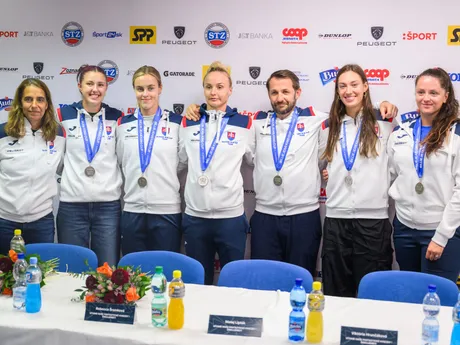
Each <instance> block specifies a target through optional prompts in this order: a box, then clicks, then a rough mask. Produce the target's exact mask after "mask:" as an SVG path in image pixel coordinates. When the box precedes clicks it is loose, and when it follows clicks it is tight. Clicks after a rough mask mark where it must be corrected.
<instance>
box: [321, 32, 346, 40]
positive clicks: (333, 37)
mask: <svg viewBox="0 0 460 345" xmlns="http://www.w3.org/2000/svg"><path fill="white" fill-rule="evenodd" d="M351 36H352V34H330V33H322V34H318V38H319V39H320V40H349V39H351Z"/></svg>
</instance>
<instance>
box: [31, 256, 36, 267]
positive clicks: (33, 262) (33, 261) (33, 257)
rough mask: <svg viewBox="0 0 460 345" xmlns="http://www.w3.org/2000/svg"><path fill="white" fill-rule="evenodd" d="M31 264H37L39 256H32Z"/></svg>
mask: <svg viewBox="0 0 460 345" xmlns="http://www.w3.org/2000/svg"><path fill="white" fill-rule="evenodd" d="M30 264H31V265H36V264H37V258H36V257H35V256H32V257H31V258H30Z"/></svg>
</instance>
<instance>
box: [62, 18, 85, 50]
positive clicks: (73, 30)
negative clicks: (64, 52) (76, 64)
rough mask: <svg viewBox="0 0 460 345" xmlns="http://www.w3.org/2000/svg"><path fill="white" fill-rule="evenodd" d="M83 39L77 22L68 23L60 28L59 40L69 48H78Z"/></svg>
mask: <svg viewBox="0 0 460 345" xmlns="http://www.w3.org/2000/svg"><path fill="white" fill-rule="evenodd" d="M84 37H85V32H84V31H83V27H82V26H81V25H80V24H78V23H77V22H68V23H67V24H66V25H64V26H63V27H62V30H61V38H62V41H63V42H64V43H65V45H67V46H69V47H76V46H78V45H79V44H80V43H81V42H82V41H83V38H84Z"/></svg>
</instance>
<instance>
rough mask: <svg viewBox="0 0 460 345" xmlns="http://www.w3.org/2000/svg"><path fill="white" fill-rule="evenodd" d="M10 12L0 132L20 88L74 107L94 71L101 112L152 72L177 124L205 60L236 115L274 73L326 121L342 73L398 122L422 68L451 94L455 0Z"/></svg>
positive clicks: (11, 8) (458, 47)
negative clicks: (227, 79) (145, 68)
mask: <svg viewBox="0 0 460 345" xmlns="http://www.w3.org/2000/svg"><path fill="white" fill-rule="evenodd" d="M22 2H23V1H17V0H3V2H2V5H3V8H4V9H8V11H6V12H5V13H8V16H4V18H2V22H1V24H0V48H1V51H2V52H3V54H2V55H1V58H0V80H1V83H0V122H4V121H5V120H6V118H7V111H8V109H9V106H10V105H11V101H12V97H13V96H14V91H15V89H16V87H17V85H18V84H19V83H20V82H21V80H22V79H24V78H28V77H33V78H39V79H41V80H43V81H45V82H46V83H47V84H48V86H49V87H50V89H51V91H52V94H53V99H54V102H55V106H58V105H59V104H67V103H70V102H73V101H75V100H78V99H79V93H78V90H77V86H76V72H77V70H78V68H79V66H80V65H82V64H97V65H99V66H101V67H102V68H104V69H105V71H106V74H107V76H108V79H109V83H110V86H109V89H108V93H107V96H106V99H105V102H106V103H108V104H110V105H111V106H113V107H116V108H119V109H121V110H123V111H124V112H125V113H126V112H131V111H132V110H133V109H134V107H135V105H136V103H135V97H134V92H133V90H132V86H131V78H132V74H133V73H134V71H135V70H136V69H137V68H138V67H140V66H142V65H153V66H155V67H156V68H157V69H158V70H159V71H160V73H161V75H162V79H163V85H164V88H163V93H162V96H161V106H162V107H163V108H166V109H169V110H173V111H175V112H178V113H181V112H182V111H183V110H184V108H186V107H187V105H188V104H190V103H201V102H202V101H203V92H202V85H201V83H202V76H203V74H204V73H205V72H206V69H207V66H208V65H209V64H210V63H211V62H212V61H214V60H220V61H222V62H223V63H224V64H227V65H229V66H230V68H231V75H232V78H233V85H234V87H233V95H232V97H231V99H230V105H231V106H232V107H237V108H238V109H239V111H240V112H242V113H243V114H247V115H252V114H254V113H255V112H256V111H257V110H261V109H262V110H267V109H269V108H270V103H269V101H268V97H267V92H266V86H265V84H266V80H267V78H268V77H269V75H270V74H271V73H272V72H273V71H275V70H278V69H285V68H286V69H290V70H292V71H294V72H295V73H296V74H297V75H298V76H299V78H300V81H301V87H302V90H303V93H302V96H301V99H300V100H299V105H300V106H302V107H306V106H309V105H313V106H314V107H316V108H317V109H319V110H322V111H326V112H327V111H328V110H329V107H330V103H331V101H332V99H333V88H334V82H335V76H336V73H337V69H338V68H340V67H341V66H342V65H344V64H347V63H358V64H360V65H361V66H362V67H363V68H364V69H365V72H366V74H367V76H368V78H369V83H370V84H371V93H372V98H373V100H374V101H379V100H380V101H381V100H389V101H391V102H393V103H395V104H396V105H398V107H399V109H400V112H408V111H412V110H414V108H415V102H414V79H415V77H416V75H417V74H418V73H420V72H421V71H423V70H424V69H426V68H428V67H433V66H440V67H443V68H445V69H446V70H447V71H448V72H449V73H450V75H451V79H452V81H453V82H454V85H455V87H456V91H457V92H459V93H460V88H459V85H460V66H459V65H458V63H456V62H457V61H459V58H460V20H459V19H458V15H457V13H459V12H460V2H458V1H455V0H446V1H443V6H442V8H440V7H439V5H437V4H436V3H433V2H429V1H426V0H422V1H417V0H406V1H404V2H401V1H395V0H389V1H381V2H375V1H373V2H369V1H365V0H355V1H353V2H352V4H350V3H345V2H343V1H338V0H332V1H323V2H305V1H302V0H291V1H289V5H287V4H285V3H283V2H281V1H275V0H265V1H263V2H262V1H251V2H249V1H246V0H233V1H231V2H216V1H210V0H201V1H199V2H190V1H187V0H171V1H158V0H157V1H149V0H139V1H136V2H128V1H125V2H113V1H107V0H99V1H97V2H94V1H89V0H80V1H74V2H69V1H66V2H62V1H59V0H47V1H43V0H41V1H40V0H39V1H34V2H31V3H27V11H24V7H23V4H22ZM37 13H40V15H37ZM245 175H246V186H245V192H246V201H247V211H248V215H250V214H252V210H253V201H254V199H253V198H254V192H253V190H252V181H251V179H250V175H251V174H250V171H246V170H245ZM325 199H326V195H325V192H324V190H322V191H321V201H322V202H324V201H325Z"/></svg>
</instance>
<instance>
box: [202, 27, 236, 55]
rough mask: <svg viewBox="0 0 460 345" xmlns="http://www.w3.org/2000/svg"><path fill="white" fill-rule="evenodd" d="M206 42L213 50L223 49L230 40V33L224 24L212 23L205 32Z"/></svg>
mask: <svg viewBox="0 0 460 345" xmlns="http://www.w3.org/2000/svg"><path fill="white" fill-rule="evenodd" d="M204 40H205V41H206V43H207V44H208V46H210V47H211V48H216V49H219V48H223V47H225V46H226V45H227V43H228V41H229V40H230V31H229V30H228V28H227V27H226V26H225V25H224V24H222V23H212V24H210V25H208V27H207V28H206V30H204Z"/></svg>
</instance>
